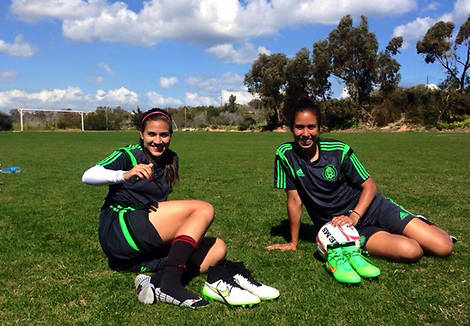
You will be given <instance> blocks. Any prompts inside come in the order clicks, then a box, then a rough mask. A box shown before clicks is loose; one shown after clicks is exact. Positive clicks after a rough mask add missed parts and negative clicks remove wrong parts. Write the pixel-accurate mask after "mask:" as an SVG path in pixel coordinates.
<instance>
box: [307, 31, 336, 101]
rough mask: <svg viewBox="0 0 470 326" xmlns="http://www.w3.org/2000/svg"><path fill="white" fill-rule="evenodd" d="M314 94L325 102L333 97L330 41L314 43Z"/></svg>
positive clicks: (312, 84) (312, 85) (312, 82)
mask: <svg viewBox="0 0 470 326" xmlns="http://www.w3.org/2000/svg"><path fill="white" fill-rule="evenodd" d="M312 75H313V76H312V77H313V78H312V81H311V88H312V93H313V95H314V96H315V97H316V98H320V99H321V100H322V101H323V102H325V101H326V99H327V98H330V96H331V83H330V82H329V81H328V78H329V77H330V75H331V56H330V52H329V50H328V41H327V40H320V41H317V42H315V43H313V57H312Z"/></svg>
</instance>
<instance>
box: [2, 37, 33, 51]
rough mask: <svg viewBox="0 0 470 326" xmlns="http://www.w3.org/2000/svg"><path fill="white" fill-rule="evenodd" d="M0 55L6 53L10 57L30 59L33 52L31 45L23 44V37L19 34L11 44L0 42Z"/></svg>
mask: <svg viewBox="0 0 470 326" xmlns="http://www.w3.org/2000/svg"><path fill="white" fill-rule="evenodd" d="M0 53H6V54H8V55H10V56H12V57H32V56H33V55H34V50H33V46H32V45H31V44H29V43H26V42H23V36H22V35H21V34H19V35H17V36H16V37H15V41H14V42H13V43H7V42H5V41H3V40H0Z"/></svg>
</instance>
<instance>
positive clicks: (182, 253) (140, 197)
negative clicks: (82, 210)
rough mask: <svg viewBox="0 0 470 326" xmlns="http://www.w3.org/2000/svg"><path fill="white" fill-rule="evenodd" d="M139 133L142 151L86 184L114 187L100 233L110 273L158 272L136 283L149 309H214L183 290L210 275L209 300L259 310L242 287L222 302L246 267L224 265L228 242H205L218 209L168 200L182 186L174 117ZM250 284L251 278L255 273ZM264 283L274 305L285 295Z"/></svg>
mask: <svg viewBox="0 0 470 326" xmlns="http://www.w3.org/2000/svg"><path fill="white" fill-rule="evenodd" d="M139 133H140V140H139V144H137V145H128V146H126V147H122V148H120V149H118V150H116V151H114V152H113V153H112V154H111V155H109V156H108V157H107V158H105V159H104V160H102V161H100V162H98V163H97V164H96V165H95V166H93V167H91V168H89V169H88V170H87V171H85V173H84V174H83V177H82V181H83V182H85V183H87V184H91V185H103V184H108V185H109V192H108V195H107V196H106V198H105V202H104V205H103V206H102V208H101V214H100V222H99V229H98V233H99V239H100V244H101V247H102V249H103V251H104V252H105V254H106V256H107V257H108V260H109V266H110V267H111V268H112V269H114V270H116V271H120V272H141V273H144V272H154V274H153V275H152V277H150V276H147V275H143V274H142V275H138V276H137V278H136V280H135V286H136V291H137V295H138V299H139V301H141V302H143V303H147V304H152V303H154V302H155V301H163V302H167V303H172V304H175V305H180V306H185V307H190V308H193V309H194V308H197V307H201V306H204V305H207V301H205V300H204V299H202V298H200V297H199V296H197V295H195V294H193V293H191V292H190V291H188V290H187V289H186V288H185V287H184V285H183V283H184V282H185V280H188V279H190V278H191V277H193V276H195V275H197V274H198V273H205V272H207V271H208V270H209V268H211V269H212V275H211V273H209V276H208V282H206V284H205V286H204V289H203V293H204V297H205V298H207V299H211V300H218V301H223V302H225V303H227V304H230V305H250V304H251V305H252V304H256V303H258V302H259V301H260V298H259V297H261V295H259V293H258V296H257V295H254V294H252V293H250V292H249V291H247V290H244V289H242V288H241V287H235V288H234V289H232V291H231V292H230V293H231V294H230V296H231V297H226V296H225V297H222V298H220V296H221V295H220V291H219V290H217V285H219V286H225V287H224V289H226V288H227V286H228V287H232V286H233V279H232V278H233V276H234V274H233V273H232V274H233V275H232V274H230V273H229V274H230V275H229V276H228V277H225V279H224V277H223V275H225V274H227V273H226V272H227V270H228V269H229V268H228V266H229V265H230V266H231V268H232V270H233V269H234V268H235V267H236V266H238V267H240V266H239V265H234V264H233V263H229V262H228V261H225V260H224V257H225V254H226V246H225V243H224V242H223V240H221V239H219V238H211V237H205V236H204V235H205V233H206V231H207V229H208V228H209V226H210V224H211V223H212V221H213V218H214V209H213V207H212V205H211V204H209V203H207V202H204V201H200V200H170V201H167V198H168V194H169V193H170V192H171V190H172V188H173V186H174V185H175V183H176V182H177V181H178V180H179V175H178V156H177V155H176V153H175V152H173V151H172V150H170V148H169V146H170V140H171V136H172V133H173V128H172V120H171V116H170V115H169V114H168V113H167V112H165V111H163V110H161V109H152V110H149V111H147V112H145V113H144V115H143V118H142V120H141V126H140V132H139ZM215 265H217V266H216V267H214V266H215ZM239 274H240V273H239ZM241 274H243V273H241ZM244 277H245V278H246V279H248V278H250V275H249V273H245V274H244ZM252 281H254V280H252ZM216 282H217V283H216ZM254 282H255V281H254ZM254 282H251V283H254ZM256 283H258V282H256ZM214 284H216V285H215V286H212V285H214ZM230 284H232V285H230ZM259 284H260V285H259V286H257V287H256V289H255V292H256V290H261V291H264V292H266V291H267V292H269V293H268V295H267V296H268V297H269V298H272V297H273V296H278V295H279V294H278V292H277V290H275V289H273V288H271V287H267V286H264V285H262V284H261V283H259ZM273 290H275V291H274V292H277V295H276V293H274V294H273ZM252 292H253V291H252ZM263 294H265V293H263ZM221 299H223V300H221Z"/></svg>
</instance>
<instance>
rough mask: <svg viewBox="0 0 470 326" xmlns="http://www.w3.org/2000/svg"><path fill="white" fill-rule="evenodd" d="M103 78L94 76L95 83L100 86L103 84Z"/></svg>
mask: <svg viewBox="0 0 470 326" xmlns="http://www.w3.org/2000/svg"><path fill="white" fill-rule="evenodd" d="M104 80H105V79H104V77H103V76H96V77H95V82H97V83H98V84H101V83H102V82H104Z"/></svg>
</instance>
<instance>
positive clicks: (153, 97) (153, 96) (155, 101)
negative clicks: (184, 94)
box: [147, 91, 183, 107]
mask: <svg viewBox="0 0 470 326" xmlns="http://www.w3.org/2000/svg"><path fill="white" fill-rule="evenodd" d="M147 99H148V102H149V105H150V106H151V107H168V106H170V107H173V106H180V105H181V104H183V102H181V100H179V99H177V98H174V97H164V96H162V95H160V94H158V93H156V92H153V91H152V92H147Z"/></svg>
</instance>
